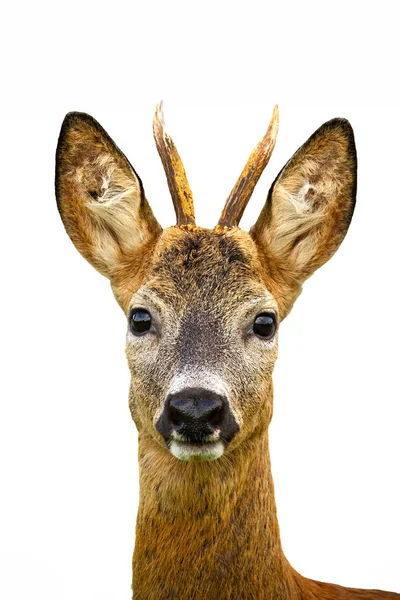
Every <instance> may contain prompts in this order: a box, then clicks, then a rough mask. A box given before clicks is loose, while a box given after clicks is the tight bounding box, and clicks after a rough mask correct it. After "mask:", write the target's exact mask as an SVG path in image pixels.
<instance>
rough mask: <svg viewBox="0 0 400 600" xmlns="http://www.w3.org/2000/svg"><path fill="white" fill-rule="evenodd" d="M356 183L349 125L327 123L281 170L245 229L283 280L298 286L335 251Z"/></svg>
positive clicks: (337, 121) (348, 218)
mask: <svg viewBox="0 0 400 600" xmlns="http://www.w3.org/2000/svg"><path fill="white" fill-rule="evenodd" d="M356 182H357V157H356V149H355V144H354V136H353V130H352V128H351V126H350V123H349V122H348V121H346V120H345V119H333V120H332V121H328V122H327V123H325V124H324V125H322V126H321V127H320V128H319V129H318V130H317V131H316V132H315V133H314V134H313V135H312V136H311V137H310V138H309V139H308V140H307V142H306V143H305V144H304V145H303V146H301V148H299V150H298V151H297V152H296V153H295V154H294V156H293V157H292V158H291V159H290V160H289V162H288V163H287V164H286V165H285V167H284V168H283V169H282V171H281V172H280V174H279V175H278V177H277V178H276V180H275V182H274V183H273V185H272V187H271V190H270V192H269V195H268V199H267V202H266V204H265V206H264V208H263V210H262V212H261V214H260V216H259V218H258V220H257V222H256V224H255V225H254V227H252V229H251V230H250V234H251V235H252V237H253V239H254V240H255V242H256V243H257V244H258V246H261V248H262V249H264V250H265V251H266V252H267V253H268V255H269V256H271V257H272V259H273V260H275V261H276V264H277V268H278V269H280V271H281V274H282V277H283V278H285V274H286V275H287V277H288V278H289V279H290V280H291V282H293V283H294V282H296V283H297V284H298V285H301V284H302V282H303V281H304V280H305V279H307V277H309V276H310V275H311V274H312V273H313V272H314V271H315V269H318V268H319V267H320V266H322V265H323V264H324V263H325V262H326V261H327V260H328V259H329V258H330V257H331V256H332V255H333V254H334V253H335V252H336V250H337V248H338V247H339V245H340V243H341V242H342V240H343V238H344V236H345V235H346V232H347V229H348V227H349V224H350V221H351V217H352V214H353V210H354V205H355V198H356Z"/></svg>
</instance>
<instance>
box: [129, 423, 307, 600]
mask: <svg viewBox="0 0 400 600" xmlns="http://www.w3.org/2000/svg"><path fill="white" fill-rule="evenodd" d="M139 467H140V504H139V512H138V518H137V527H136V545H135V552H134V556H133V589H134V598H135V600H142V599H143V600H145V599H146V600H153V599H154V600H156V599H157V600H159V599H160V598H182V599H183V598H185V600H186V599H188V600H189V599H192V598H193V599H197V598H207V600H213V599H215V600H217V599H219V600H221V598H231V599H232V600H234V599H239V598H240V599H243V598H261V597H262V598H263V599H265V600H267V599H269V598H271V599H272V598H274V599H278V598H288V597H289V596H290V597H291V598H294V597H296V596H295V595H293V593H291V594H290V593H289V589H293V587H294V578H295V576H296V573H295V571H293V570H292V569H291V567H290V566H289V564H288V563H287V561H286V559H285V557H284V555H283V552H282V549H281V543H280V536H279V526H278V521H277V516H276V507H275V499H274V486H273V481H272V475H271V468H270V458H269V448H268V434H267V431H264V432H262V433H261V434H258V435H257V436H254V437H253V438H252V439H251V440H248V441H247V442H243V443H242V444H241V445H240V446H239V447H237V449H236V450H234V451H232V453H231V454H228V456H223V457H221V458H220V459H218V460H216V461H213V462H198V463H185V462H180V461H178V460H177V459H176V458H174V457H173V456H172V455H170V454H169V453H167V452H165V450H163V449H162V448H159V447H158V446H157V445H156V443H155V442H154V441H152V440H151V438H150V437H149V436H146V435H141V436H140V437H139Z"/></svg>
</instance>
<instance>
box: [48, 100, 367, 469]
mask: <svg viewBox="0 0 400 600" xmlns="http://www.w3.org/2000/svg"><path fill="white" fill-rule="evenodd" d="M277 128H278V113H277V109H275V110H274V113H273V117H272V121H271V124H270V126H269V128H268V131H267V133H266V135H265V136H264V138H263V139H262V141H261V142H260V143H259V144H258V146H257V147H256V149H255V150H254V151H253V153H252V154H251V155H250V158H249V160H248V162H247V164H246V166H245V168H244V170H243V172H242V174H241V175H240V177H239V179H238V181H237V183H236V185H235V187H234V189H233V191H232V193H231V194H230V196H229V198H228V200H227V203H226V205H225V208H224V210H223V212H222V216H221V219H220V221H219V224H218V225H217V226H216V227H215V228H214V229H213V230H209V229H204V228H201V227H198V226H196V224H195V216H194V209H193V201H192V193H191V191H190V188H189V185H188V182H187V179H186V175H185V171H184V168H183V166H182V162H181V160H180V157H179V155H178V153H177V150H176V148H175V146H174V144H173V142H172V140H171V138H170V137H169V136H168V134H167V133H166V131H165V129H164V123H163V118H162V113H161V108H160V107H158V108H157V110H156V114H155V117H154V134H155V139H156V143H157V147H158V151H159V154H160V156H161V159H162V162H163V165H164V168H165V172H166V175H167V180H168V185H169V188H170V191H171V195H172V199H173V202H174V207H175V212H176V215H177V225H175V226H173V227H169V228H167V229H165V230H162V228H161V227H160V225H159V224H158V222H157V220H156V219H155V217H154V215H153V213H152V211H151V209H150V206H149V204H148V202H147V200H146V197H145V193H144V189H143V185H142V182H141V180H140V179H139V176H138V175H137V173H136V172H135V170H134V169H133V167H132V166H131V165H130V163H129V162H128V160H127V159H126V157H125V156H124V154H123V153H122V152H121V151H120V150H119V149H118V147H117V146H116V145H115V144H114V142H113V141H112V140H111V138H110V137H109V136H108V134H107V133H106V132H105V131H104V129H102V127H101V126H100V125H99V124H98V123H97V122H96V121H95V120H94V119H93V118H92V117H90V116H88V115H86V114H82V113H70V114H68V115H67V116H66V118H65V120H64V123H63V125H62V129H61V134H60V138H59V144H58V149H57V174H56V193H57V203H58V208H59V211H60V214H61V217H62V220H63V222H64V225H65V228H66V230H67V232H68V234H69V236H70V238H71V240H72V241H73V243H74V244H75V246H76V248H77V249H78V250H79V252H80V253H81V254H82V255H83V256H84V257H85V258H86V259H87V260H88V261H89V262H90V263H91V264H92V265H93V266H94V267H95V268H96V269H97V270H98V271H99V272H100V273H102V274H103V275H105V276H106V277H108V278H109V280H110V282H111V286H112V289H113V292H114V295H115V298H116V300H117V301H118V303H119V305H120V306H121V308H122V309H123V311H124V312H125V314H126V317H127V324H128V326H127V338H126V354H127V358H128V363H129V368H130V372H131V386H130V398H129V404H130V410H131V413H132V417H133V419H134V421H135V423H136V425H137V428H138V430H139V432H140V434H143V435H146V436H147V438H148V439H150V440H151V441H152V443H154V444H155V445H157V446H158V447H162V448H163V449H164V451H165V452H168V451H170V452H171V453H172V454H173V455H174V456H175V457H176V458H178V459H181V460H186V461H187V460H213V459H218V458H220V457H221V456H222V455H223V454H224V453H226V454H228V453H230V452H233V451H234V450H235V448H236V447H238V446H239V445H241V444H242V443H243V441H244V440H248V439H249V438H250V437H252V436H254V435H256V434H257V432H260V431H264V430H265V429H266V428H267V427H268V424H269V422H270V419H271V416H272V372H273V368H274V363H275V360H276V358H277V353H278V331H279V324H280V323H281V322H282V320H283V319H284V318H285V317H286V315H287V314H288V313H289V311H290V309H291V307H292V305H293V302H294V301H295V299H296V298H297V296H298V295H299V293H300V291H301V286H302V284H303V282H304V281H305V280H306V279H307V278H308V277H309V276H310V275H311V274H312V273H313V272H314V271H315V270H316V269H317V268H319V267H320V266H321V265H323V264H324V263H325V262H326V261H327V260H328V259H329V258H330V257H331V256H332V255H333V254H334V252H335V251H336V250H337V248H338V247H339V245H340V243H341V242H342V240H343V238H344V236H345V234H346V231H347V228H348V226H349V223H350V220H351V217H352V213H353V209H354V204H355V193H356V152H355V145H354V138H353V132H352V129H351V126H350V124H349V123H348V122H347V121H346V120H344V119H333V120H332V121H329V122H327V123H325V124H324V125H322V126H321V127H320V128H319V129H318V130H317V131H316V132H315V133H314V134H313V135H312V136H311V137H310V138H309V139H308V140H307V142H306V143H305V144H304V145H303V146H301V148H300V149H299V150H298V151H297V152H296V153H295V154H294V155H293V157H292V158H291V159H290V160H289V161H288V162H287V163H286V165H285V166H284V167H283V169H282V170H281V172H280V173H279V175H278V176H277V178H276V179H275V181H274V183H273V185H272V187H271V190H270V192H269V194H268V198H267V201H266V203H265V206H264V208H263V210H262V212H261V214H260V216H259V218H258V220H257V222H256V223H255V225H254V226H253V227H252V228H251V230H250V232H246V231H243V230H241V229H240V228H239V227H238V225H239V221H240V218H241V216H242V213H243V211H244V208H245V206H246V203H247V201H248V200H249V198H250V195H251V193H252V190H253V188H254V186H255V184H256V182H257V180H258V178H259V176H260V175H261V172H262V170H263V169H264V167H265V166H266V164H267V162H268V159H269V157H270V154H271V152H272V150H273V146H274V143H275V138H276V133H277Z"/></svg>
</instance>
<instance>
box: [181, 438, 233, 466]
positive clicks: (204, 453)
mask: <svg viewBox="0 0 400 600" xmlns="http://www.w3.org/2000/svg"><path fill="white" fill-rule="evenodd" d="M169 449H170V452H171V454H173V455H174V456H175V457H176V458H178V459H179V460H183V461H186V462H188V461H207V460H217V459H218V458H220V457H221V456H222V455H223V453H224V445H223V443H222V442H221V441H220V440H219V441H217V442H208V443H204V444H189V443H188V442H178V441H176V440H172V442H171V443H170V445H169Z"/></svg>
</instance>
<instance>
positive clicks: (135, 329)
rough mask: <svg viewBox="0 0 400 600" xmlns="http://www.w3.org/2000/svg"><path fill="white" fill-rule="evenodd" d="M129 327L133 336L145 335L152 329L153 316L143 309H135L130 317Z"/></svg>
mask: <svg viewBox="0 0 400 600" xmlns="http://www.w3.org/2000/svg"><path fill="white" fill-rule="evenodd" d="M129 325H130V328H131V331H132V333H133V335H143V333H146V331H149V329H150V327H151V315H150V313H149V311H147V310H144V309H143V308H134V309H133V310H131V313H130V315H129Z"/></svg>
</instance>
